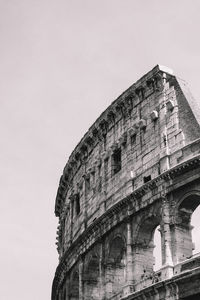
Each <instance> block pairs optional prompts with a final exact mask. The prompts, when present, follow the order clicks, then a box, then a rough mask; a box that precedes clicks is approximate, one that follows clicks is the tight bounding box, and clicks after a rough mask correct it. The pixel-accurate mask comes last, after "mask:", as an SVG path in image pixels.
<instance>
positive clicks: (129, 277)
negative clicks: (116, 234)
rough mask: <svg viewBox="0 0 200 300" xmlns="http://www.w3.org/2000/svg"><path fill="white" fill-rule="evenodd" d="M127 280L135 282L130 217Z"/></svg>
mask: <svg viewBox="0 0 200 300" xmlns="http://www.w3.org/2000/svg"><path fill="white" fill-rule="evenodd" d="M126 282H127V284H133V255H132V234H131V220H130V219H129V220H128V222H127V246H126Z"/></svg>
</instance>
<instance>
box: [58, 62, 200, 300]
mask: <svg viewBox="0 0 200 300" xmlns="http://www.w3.org/2000/svg"><path fill="white" fill-rule="evenodd" d="M199 122H200V108H199V104H198V102H195V100H194V99H193V98H192V96H191V94H190V92H189V90H188V88H187V85H186V83H185V82H183V81H182V80H180V79H178V78H177V77H176V76H175V75H174V74H173V72H172V71H171V70H170V69H168V68H166V67H162V66H156V67H155V68H154V69H152V70H151V71H150V72H148V73H147V74H146V75H144V76H143V77H142V78H141V79H140V80H138V81H137V82H136V83H135V84H133V85H132V86H131V87H130V88H129V89H128V90H126V91H125V92H124V93H123V94H122V95H121V96H119V97H118V98H117V99H116V100H115V101H114V102H113V103H112V104H111V105H110V106H109V107H108V108H107V109H106V110H105V111H104V112H103V113H102V114H101V116H100V117H99V118H98V119H97V120H96V122H95V123H94V124H93V125H92V126H91V128H90V129H89V130H88V132H87V133H86V134H85V136H84V137H83V138H82V140H81V141H80V143H79V144H78V145H77V147H76V148H75V149H74V151H73V152H72V154H71V156H70V158H69V160H68V162H67V164H66V166H65V168H64V171H63V175H62V176H61V179H60V184H59V188H58V192H57V197H56V204H55V214H56V216H57V217H58V218H59V226H58V230H57V243H56V244H57V249H58V253H59V265H58V267H57V270H56V273H55V277H54V281H53V287H52V300H69V299H70V300H78V299H81V300H92V299H93V300H103V299H104V300H105V299H113V300H114V299H122V298H123V299H170V300H171V299H199V298H198V297H199V294H200V284H199V283H200V281H199V280H200V259H199V258H198V257H196V256H195V257H193V256H192V250H193V247H194V245H193V243H192V236H191V231H192V228H191V224H190V220H191V215H192V213H193V211H194V210H195V209H196V208H197V206H198V205H199V203H200V175H199V174H200V172H199V170H200V126H199V124H200V123H199ZM158 226H160V233H161V244H162V246H161V252H162V267H161V269H160V270H159V271H157V272H155V271H154V261H155V258H154V257H153V249H154V245H153V237H154V232H155V229H156V228H157V227H158ZM195 295H196V296H195ZM187 297H194V298H187ZM195 297H197V298H195Z"/></svg>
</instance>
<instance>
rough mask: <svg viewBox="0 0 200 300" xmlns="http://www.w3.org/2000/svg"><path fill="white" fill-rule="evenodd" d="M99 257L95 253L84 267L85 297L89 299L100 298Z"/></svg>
mask: <svg viewBox="0 0 200 300" xmlns="http://www.w3.org/2000/svg"><path fill="white" fill-rule="evenodd" d="M99 284H100V278H99V257H98V255H97V254H93V255H92V256H91V257H90V259H89V261H88V263H87V264H86V266H85V268H84V297H85V299H87V300H99V299H100V285H99Z"/></svg>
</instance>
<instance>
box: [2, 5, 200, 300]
mask: <svg viewBox="0 0 200 300" xmlns="http://www.w3.org/2000/svg"><path fill="white" fill-rule="evenodd" d="M199 11H200V1H199V0H193V1H190V0H173V1H172V0H168V1H166V0H165V1H164V0H149V1H148V0H146V1H145V0H125V1H124V0H98V1H97V0H71V1H69V0H57V1H56V0H54V1H53V0H0V104H1V108H0V122H1V124H0V134H1V135H0V136H1V139H0V143H1V145H0V149H1V155H0V165H1V168H0V187H1V201H0V233H1V255H0V282H1V284H0V299H2V300H11V299H16V300H18V299H19V300H27V299H28V300H48V299H50V293H51V284H52V280H53V276H54V271H55V268H56V265H57V253H56V246H55V236H56V227H57V219H56V218H55V216H54V201H55V195H56V191H57V187H58V182H59V177H60V175H61V173H62V170H63V167H64V165H65V163H66V161H67V158H68V156H69V154H70V152H71V151H72V150H73V148H74V147H75V145H76V144H77V142H78V141H79V140H80V138H81V137H82V135H83V134H84V133H85V131H86V130H87V129H88V128H89V126H90V125H91V124H92V123H93V122H94V121H95V119H96V118H97V117H98V116H99V114H100V113H101V112H102V111H103V110H104V109H105V108H106V107H107V106H108V105H109V104H110V103H111V101H113V100H114V99H115V98H116V97H117V96H119V94H120V93H121V92H123V91H124V90H125V89H126V88H128V87H129V86H130V85H131V84H132V83H133V82H135V81H136V80H137V79H139V78H140V77H141V76H142V75H143V74H144V73H145V72H148V71H149V70H150V69H151V68H153V67H154V66H155V65H156V64H158V63H160V64H162V65H167V66H169V67H171V68H172V69H173V70H174V71H175V73H176V74H178V75H179V76H181V77H182V78H184V79H186V80H187V81H188V82H189V84H190V86H191V90H192V92H193V94H194V96H195V97H199V96H200V85H199V73H200V57H199V53H200V39H199V28H200V18H199ZM196 235H197V234H196Z"/></svg>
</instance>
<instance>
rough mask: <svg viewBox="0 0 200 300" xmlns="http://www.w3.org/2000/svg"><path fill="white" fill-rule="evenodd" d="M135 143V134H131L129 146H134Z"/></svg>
mask: <svg viewBox="0 0 200 300" xmlns="http://www.w3.org/2000/svg"><path fill="white" fill-rule="evenodd" d="M135 142H136V134H133V135H132V136H131V146H134V145H135Z"/></svg>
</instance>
